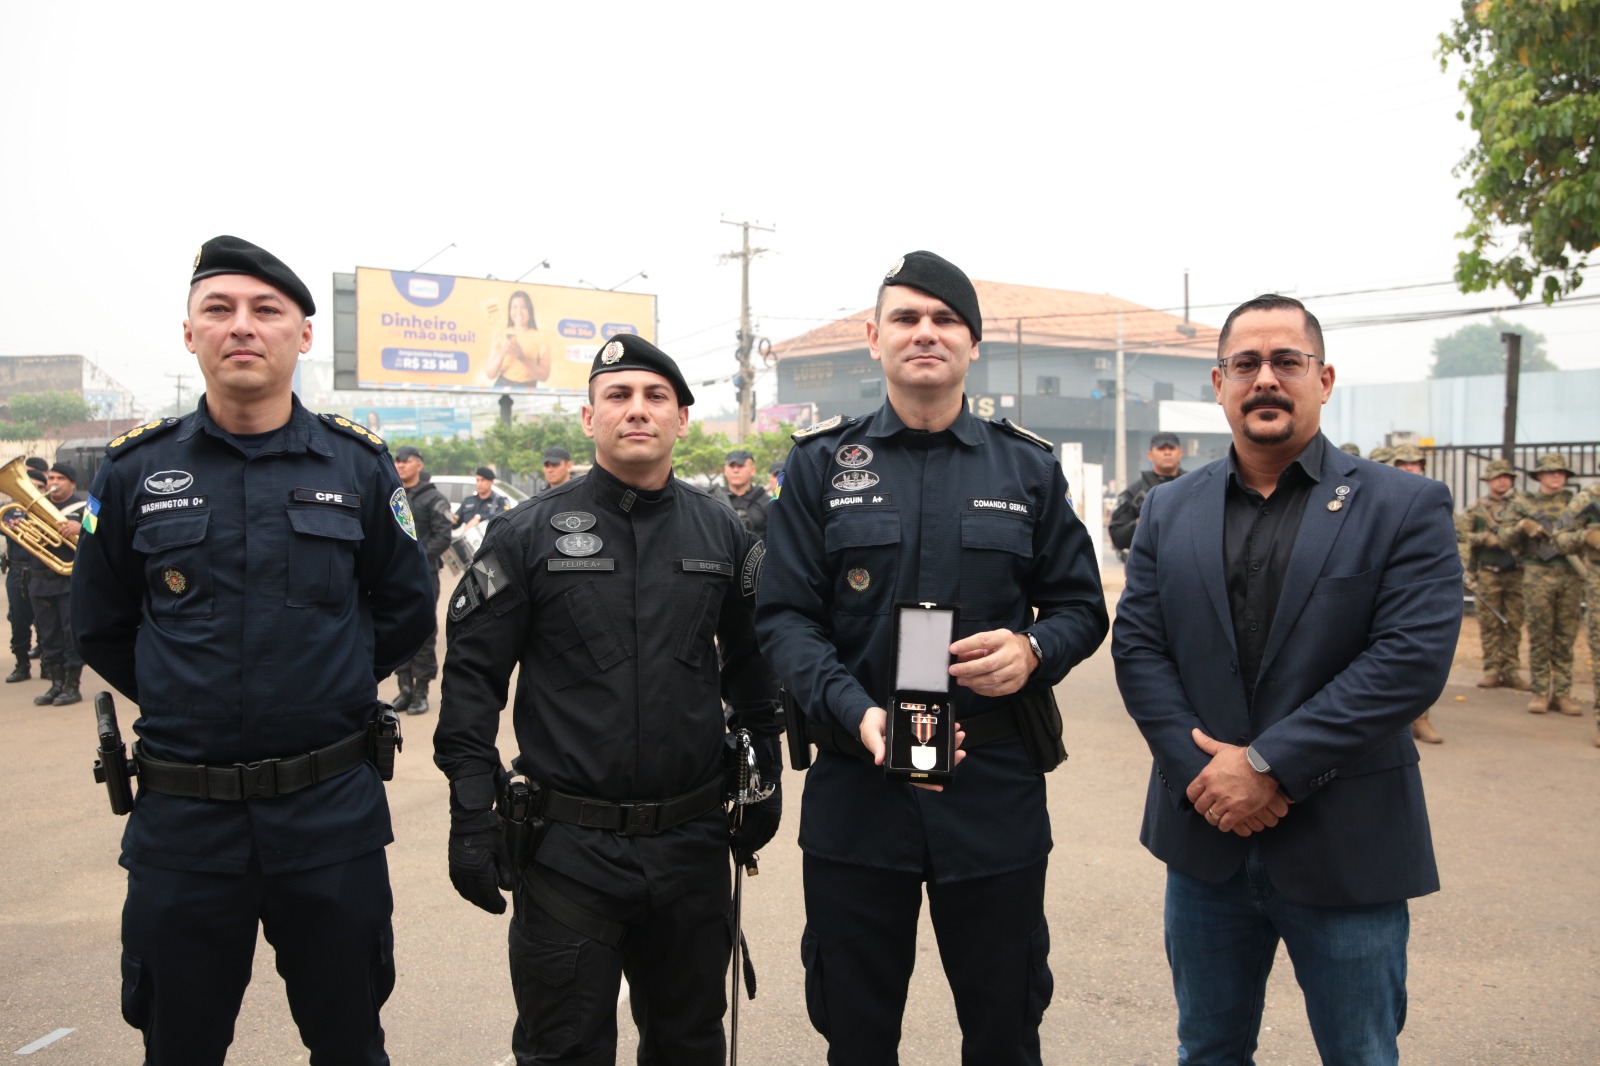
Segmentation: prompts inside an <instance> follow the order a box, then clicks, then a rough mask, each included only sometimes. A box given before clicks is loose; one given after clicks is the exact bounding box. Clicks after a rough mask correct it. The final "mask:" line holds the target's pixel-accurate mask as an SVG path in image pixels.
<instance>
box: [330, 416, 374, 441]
mask: <svg viewBox="0 0 1600 1066" xmlns="http://www.w3.org/2000/svg"><path fill="white" fill-rule="evenodd" d="M322 417H323V418H325V419H327V420H328V421H329V422H332V423H333V424H334V425H336V426H338V427H339V428H340V429H342V430H344V431H345V432H346V433H349V434H350V435H351V436H355V437H360V438H361V439H362V440H364V441H366V442H367V443H368V444H370V445H372V446H373V447H374V448H382V447H383V446H384V445H383V438H382V437H380V436H378V435H377V434H376V433H374V432H372V430H370V429H368V428H367V427H366V426H363V425H362V424H361V423H359V422H352V421H350V419H348V418H346V417H345V416H344V415H323V416H322Z"/></svg>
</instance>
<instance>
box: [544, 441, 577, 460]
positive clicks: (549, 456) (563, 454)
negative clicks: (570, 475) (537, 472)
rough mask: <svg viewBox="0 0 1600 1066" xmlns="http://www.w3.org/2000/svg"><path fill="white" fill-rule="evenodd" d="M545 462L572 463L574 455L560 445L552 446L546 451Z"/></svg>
mask: <svg viewBox="0 0 1600 1066" xmlns="http://www.w3.org/2000/svg"><path fill="white" fill-rule="evenodd" d="M543 461H544V462H546V463H566V462H571V461H572V453H571V452H569V451H567V450H566V449H565V448H563V447H562V446H561V445H559V444H552V445H550V447H548V448H546V449H545V450H544V460H543Z"/></svg>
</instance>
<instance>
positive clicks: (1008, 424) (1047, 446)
mask: <svg viewBox="0 0 1600 1066" xmlns="http://www.w3.org/2000/svg"><path fill="white" fill-rule="evenodd" d="M990 424H991V425H995V426H999V427H1000V428H1001V429H1003V430H1005V431H1006V432H1007V433H1009V434H1011V435H1012V436H1013V437H1021V438H1022V439H1023V440H1025V441H1031V442H1032V443H1034V444H1037V445H1038V446H1039V447H1041V448H1043V449H1044V450H1045V451H1047V452H1054V451H1055V450H1056V446H1055V445H1054V444H1053V443H1051V442H1050V441H1047V440H1045V439H1044V438H1043V437H1041V436H1039V434H1037V433H1035V432H1033V431H1032V430H1029V429H1023V428H1022V427H1021V426H1019V425H1017V424H1016V423H1015V422H1013V421H1011V419H1009V418H1002V419H999V420H998V421H991V422H990Z"/></svg>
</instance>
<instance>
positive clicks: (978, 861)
mask: <svg viewBox="0 0 1600 1066" xmlns="http://www.w3.org/2000/svg"><path fill="white" fill-rule="evenodd" d="M795 441H796V444H795V447H794V450H793V451H792V452H790V453H789V459H788V460H787V462H786V463H785V466H784V485H783V494H782V495H781V496H780V497H779V498H778V499H776V500H774V501H773V503H772V506H771V509H770V511H769V512H768V524H767V556H766V562H765V566H764V571H763V575H762V582H761V591H760V594H759V597H758V602H757V608H756V628H757V631H758V632H759V634H760V636H761V641H762V647H763V649H764V650H765V651H766V654H767V656H768V657H769V658H770V659H771V660H772V663H773V666H774V667H775V668H776V669H777V671H778V675H779V676H780V677H781V678H783V679H784V682H785V684H786V686H787V687H788V688H789V691H790V692H791V693H792V694H793V695H794V696H795V698H796V699H797V700H799V702H800V704H801V706H802V707H804V708H805V710H806V713H807V714H810V715H816V716H819V717H825V718H828V719H831V720H832V721H833V722H834V723H835V724H837V725H838V726H839V727H840V728H842V729H844V730H845V731H846V732H848V733H849V734H850V735H851V736H855V735H857V733H858V732H859V729H860V725H861V719H862V717H863V715H865V713H866V711H867V708H869V707H873V706H877V707H885V706H887V704H888V701H889V696H890V693H889V687H890V684H891V670H892V660H893V654H892V649H891V642H892V640H893V624H892V612H893V608H894V604H895V603H897V602H915V601H921V600H932V601H935V602H939V603H954V604H956V605H957V606H959V608H960V623H959V628H958V633H957V637H958V639H959V638H960V637H967V636H971V635H972V634H974V633H980V632H985V631H988V630H993V629H1009V630H1012V631H1013V632H1020V631H1022V630H1024V629H1030V628H1031V630H1032V632H1033V633H1034V635H1035V637H1037V639H1038V641H1039V645H1040V648H1041V650H1042V651H1043V653H1044V656H1043V662H1042V663H1041V665H1040V667H1039V669H1038V670H1036V671H1035V672H1034V674H1033V676H1032V677H1031V678H1030V679H1029V682H1028V687H1029V688H1030V689H1043V688H1048V687H1050V686H1052V685H1054V684H1055V683H1057V682H1059V681H1060V680H1061V679H1062V678H1063V677H1065V676H1066V673H1067V671H1068V670H1069V669H1071V668H1072V667H1073V666H1075V665H1076V664H1077V663H1079V662H1080V661H1082V660H1083V659H1084V658H1085V657H1087V656H1088V655H1089V654H1091V653H1092V652H1093V651H1094V650H1095V648H1097V647H1099V646H1100V642H1101V641H1102V640H1104V639H1105V635H1106V630H1107V628H1108V625H1109V623H1108V620H1107V616H1106V604H1105V595H1104V593H1103V592H1102V591H1101V588H1100V571H1099V567H1098V566H1097V564H1096V562H1095V557H1094V547H1093V545H1092V543H1091V542H1090V540H1089V535H1088V533H1087V532H1086V531H1085V529H1084V528H1083V524H1082V523H1081V522H1079V520H1078V517H1077V515H1076V514H1074V513H1073V511H1072V506H1071V503H1070V501H1069V499H1068V489H1067V483H1066V478H1065V477H1064V476H1063V475H1062V472H1061V466H1060V464H1059V463H1057V462H1056V461H1055V458H1054V457H1053V456H1052V455H1051V452H1050V450H1049V447H1048V446H1047V445H1043V444H1042V443H1041V442H1039V441H1038V439H1037V438H1034V437H1032V436H1031V435H1027V434H1023V433H1022V432H1020V431H1018V430H1016V429H1015V428H1013V427H1010V426H1009V425H1002V424H998V423H993V422H989V421H987V420H982V419H978V418H974V417H973V416H972V415H971V414H970V413H968V412H967V410H966V408H965V400H964V399H963V408H962V412H961V414H960V416H959V417H958V418H957V419H956V420H955V422H954V423H953V424H952V425H951V426H950V427H949V428H948V429H946V430H944V431H942V432H939V433H925V432H920V431H917V430H913V429H909V428H907V427H906V425H905V423H904V422H903V421H901V419H900V417H899V415H898V414H896V413H895V410H894V408H893V407H892V406H891V405H890V404H889V403H887V402H885V403H884V405H883V406H882V407H880V408H879V409H878V410H877V412H875V413H874V414H872V415H870V416H868V417H866V418H841V419H837V420H831V422H830V423H822V424H821V426H819V427H812V429H810V430H803V431H801V432H800V433H797V434H795ZM1035 609H1037V610H1038V619H1037V621H1035V620H1034V613H1033V612H1034V610H1035ZM954 691H955V693H956V695H955V709H956V719H957V720H958V721H962V722H965V721H968V720H970V719H972V718H975V717H977V716H979V715H981V714H984V713H985V712H989V711H993V710H995V709H997V708H998V707H1000V706H1001V705H1003V703H1004V702H1005V700H1004V698H1002V699H998V700H997V699H991V698H989V697H985V696H979V695H977V694H975V693H973V692H972V691H971V690H970V689H966V688H959V687H958V688H956V689H955V690H954ZM800 846H801V847H802V848H803V849H804V850H805V851H806V853H807V854H810V855H816V856H818V857H820V858H825V859H832V860H835V861H839V862H848V863H855V864H857V865H862V866H872V867H879V868H885V869H891V870H904V871H921V870H923V869H924V856H925V855H927V856H930V857H931V860H932V869H933V877H934V879H935V880H938V881H959V880H963V879H968V878H973V877H986V876H990V875H994V874H1000V873H1005V872H1007V871H1009V870H1015V869H1020V868H1022V867H1024V866H1029V865H1032V864H1033V863H1035V862H1038V861H1039V860H1040V859H1041V858H1043V857H1044V855H1045V854H1046V853H1048V851H1049V850H1050V822H1049V815H1048V813H1047V811H1046V810H1045V789H1044V778H1043V777H1042V776H1041V775H1039V774H1036V773H1034V772H1032V771H1031V770H1030V769H1029V768H1028V764H1027V758H1026V756H1025V754H1024V752H1023V748H1022V744H1021V742H1020V741H1019V740H1017V739H1015V738H1012V739H1010V740H1006V741H1000V742H996V743H993V744H988V745H985V746H983V747H981V748H978V749H976V750H974V751H973V752H971V753H970V754H969V757H968V758H967V760H966V761H965V762H963V763H962V764H961V765H960V766H959V767H958V768H957V769H956V772H955V779H954V780H953V781H952V782H951V783H950V784H949V785H947V786H946V787H945V791H944V792H942V793H937V794H936V793H933V792H928V791H925V790H922V789H917V788H914V787H912V786H911V785H909V784H902V783H890V782H887V781H885V780H884V777H883V769H882V768H881V767H877V766H873V765H871V764H870V763H866V762H864V761H860V760H857V759H853V758H851V757H849V756H846V755H837V754H833V753H831V752H819V753H818V755H817V759H816V763H815V765H814V766H813V767H812V769H811V770H810V780H809V781H807V783H806V789H805V799H804V801H803V805H802V811H801V819H800Z"/></svg>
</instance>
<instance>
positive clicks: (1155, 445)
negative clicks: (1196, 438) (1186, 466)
mask: <svg viewBox="0 0 1600 1066" xmlns="http://www.w3.org/2000/svg"><path fill="white" fill-rule="evenodd" d="M1144 456H1145V458H1146V459H1148V460H1150V469H1149V470H1145V471H1141V472H1140V474H1139V483H1138V484H1137V485H1129V486H1128V487H1127V488H1126V489H1124V490H1123V491H1122V495H1120V496H1118V497H1117V508H1116V510H1114V511H1112V512H1111V530H1110V531H1111V546H1112V547H1113V548H1116V549H1117V551H1119V552H1121V553H1122V554H1123V555H1124V556H1126V555H1127V552H1128V549H1129V548H1130V547H1131V546H1132V545H1133V531H1134V530H1135V529H1137V528H1138V526H1139V508H1141V507H1143V506H1144V497H1145V493H1147V492H1149V491H1150V490H1151V489H1153V488H1155V487H1156V486H1157V485H1161V484H1164V483H1166V482H1168V481H1171V480H1173V479H1174V478H1178V477H1181V476H1183V467H1182V466H1181V465H1180V464H1181V463H1182V462H1183V448H1182V446H1181V445H1180V444H1179V443H1178V435H1177V434H1176V433H1156V434H1153V435H1152V436H1151V437H1150V450H1149V451H1147V452H1145V453H1144Z"/></svg>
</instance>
